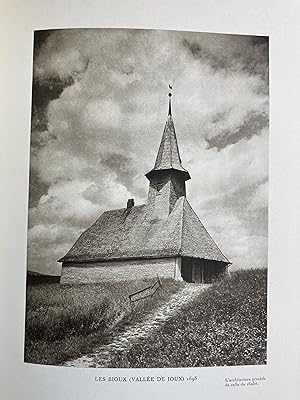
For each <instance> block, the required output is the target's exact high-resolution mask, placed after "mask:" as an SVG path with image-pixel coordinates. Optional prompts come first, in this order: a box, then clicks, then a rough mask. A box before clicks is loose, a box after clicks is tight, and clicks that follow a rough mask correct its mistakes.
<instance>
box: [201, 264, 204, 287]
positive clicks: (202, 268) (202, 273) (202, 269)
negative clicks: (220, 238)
mask: <svg viewBox="0 0 300 400" xmlns="http://www.w3.org/2000/svg"><path fill="white" fill-rule="evenodd" d="M201 283H204V265H203V259H201Z"/></svg>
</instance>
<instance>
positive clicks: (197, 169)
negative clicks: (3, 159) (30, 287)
mask: <svg viewBox="0 0 300 400" xmlns="http://www.w3.org/2000/svg"><path fill="white" fill-rule="evenodd" d="M35 36H36V37H35V44H36V45H35V52H34V85H33V88H34V89H33V114H32V134H31V167H30V209H29V236H28V255H29V258H28V267H29V268H30V269H35V270H39V271H47V272H52V273H54V272H58V271H59V266H58V265H57V263H56V260H57V259H58V258H59V257H61V256H63V255H64V253H65V252H66V251H67V250H68V249H69V247H70V246H71V245H72V243H73V242H74V241H75V240H76V238H77V237H78V235H79V234H80V232H82V231H83V230H84V229H86V228H87V227H88V226H89V225H90V224H91V223H92V222H93V221H94V220H95V219H96V218H98V216H99V215H100V214H101V213H102V212H103V211H105V210H107V209H113V208H119V207H124V206H125V204H126V200H127V198H129V197H132V196H133V197H134V198H135V199H136V202H137V203H143V202H145V201H146V196H147V185H148V181H147V180H146V178H145V177H144V174H145V173H146V172H148V171H149V170H150V169H151V168H152V166H153V163H154V160H155V156H156V152H157V149H158V144H159V140H160V138H161V134H162V130H163V126H164V122H165V118H166V111H167V90H168V89H167V85H168V83H171V84H172V85H173V86H174V96H173V114H174V120H175V126H176V130H177V136H178V141H179V147H180V150H181V156H182V160H183V164H184V166H185V167H186V168H187V169H188V170H189V171H190V173H191V175H192V180H191V181H190V182H189V183H188V197H189V199H190V202H191V204H192V206H193V207H194V208H195V209H196V211H197V213H198V214H199V216H200V218H202V219H203V222H204V223H205V225H207V227H208V228H209V231H210V232H211V234H212V236H213V237H215V238H216V240H217V242H218V244H219V245H220V247H221V248H222V249H223V250H224V252H225V253H226V255H228V257H229V258H231V260H233V261H234V263H235V264H237V265H241V266H251V265H266V252H267V250H266V249H267V212H266V207H267V181H268V41H267V39H266V38H258V37H250V36H238V35H220V34H200V33H190V32H171V31H151V30H149V31H143V30H125V29H123V30H122V29H113V30H111V29H75V30H74V29H71V30H55V31H48V32H47V34H45V33H42V32H40V33H39V32H37V33H36V35H35Z"/></svg>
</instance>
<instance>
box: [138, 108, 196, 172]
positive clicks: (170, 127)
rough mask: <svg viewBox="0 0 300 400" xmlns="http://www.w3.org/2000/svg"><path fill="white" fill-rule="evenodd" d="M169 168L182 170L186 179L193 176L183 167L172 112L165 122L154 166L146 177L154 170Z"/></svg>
mask: <svg viewBox="0 0 300 400" xmlns="http://www.w3.org/2000/svg"><path fill="white" fill-rule="evenodd" d="M167 169H175V170H177V171H180V172H182V173H183V174H184V175H185V180H188V179H190V178H191V177H190V174H189V173H188V171H187V170H186V169H185V168H183V166H182V163H181V158H180V154H179V148H178V143H177V138H176V133H175V126H174V122H173V118H172V115H171V114H169V115H168V118H167V121H166V124H165V128H164V131H163V135H162V138H161V142H160V146H159V149H158V153H157V157H156V160H155V164H154V167H153V169H152V170H151V171H150V172H148V173H147V174H146V177H147V178H148V179H149V178H150V177H151V175H152V174H153V172H154V171H161V170H167Z"/></svg>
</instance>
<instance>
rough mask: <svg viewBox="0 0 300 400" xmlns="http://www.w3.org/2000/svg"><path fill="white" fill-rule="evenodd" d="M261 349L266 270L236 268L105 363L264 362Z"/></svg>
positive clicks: (264, 329) (194, 364)
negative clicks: (159, 325) (155, 329)
mask: <svg viewBox="0 0 300 400" xmlns="http://www.w3.org/2000/svg"><path fill="white" fill-rule="evenodd" d="M266 350H267V271H266V270H262V269H253V270H239V271H236V272H233V273H232V274H230V276H228V277H227V278H226V279H225V280H223V281H221V282H219V283H216V284H214V285H212V286H211V287H210V288H209V289H207V290H206V291H205V292H204V293H202V294H200V295H199V297H198V298H196V299H195V300H194V301H193V302H191V303H189V304H188V305H187V306H186V307H184V308H183V309H181V310H180V312H179V313H178V314H177V315H176V316H174V317H173V318H172V319H170V320H169V321H167V322H166V324H165V325H164V326H163V327H162V328H161V330H160V331H159V332H157V334H156V335H155V336H152V337H151V336H150V337H148V338H145V339H142V340H140V341H139V342H138V343H136V345H135V346H134V347H133V348H131V349H130V350H129V351H128V353H127V354H125V355H124V354H122V356H119V358H117V359H115V361H114V364H113V365H111V367H131V368H146V367H147V368H156V367H157V368H159V367H201V366H221V365H254V364H264V363H266Z"/></svg>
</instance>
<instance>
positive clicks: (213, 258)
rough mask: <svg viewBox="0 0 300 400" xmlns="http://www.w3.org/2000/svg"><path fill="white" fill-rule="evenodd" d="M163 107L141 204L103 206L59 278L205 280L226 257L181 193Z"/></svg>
mask: <svg viewBox="0 0 300 400" xmlns="http://www.w3.org/2000/svg"><path fill="white" fill-rule="evenodd" d="M171 96H172V94H171V93H169V110H168V116H167V121H166V124H165V128H164V131H163V135H162V139H161V143H160V146H159V149H158V153H157V157H156V161H155V164H154V167H153V169H152V170H151V171H149V172H148V173H147V174H146V178H147V179H148V181H149V192H148V200H147V203H146V204H142V205H135V204H134V200H133V199H129V200H128V201H127V206H126V207H124V208H121V209H117V210H110V211H106V212H104V213H103V214H102V215H101V216H100V217H99V218H98V219H97V221H96V222H95V223H94V224H93V225H92V226H91V227H89V228H88V229H87V230H85V231H84V232H83V233H82V234H81V235H80V237H79V238H78V239H77V241H76V242H75V243H74V245H73V246H72V248H71V249H70V250H69V252H68V253H67V254H66V255H65V256H64V257H62V258H61V259H59V260H58V262H61V263H62V275H61V280H60V282H61V284H71V285H72V284H81V283H98V282H104V281H124V280H137V279H144V278H156V277H157V276H159V277H160V278H171V279H175V280H184V281H186V282H192V283H210V282H211V281H212V280H213V279H214V278H216V277H218V276H220V275H222V274H224V273H227V272H228V266H229V265H230V261H229V260H228V259H227V258H226V257H225V255H224V254H223V253H222V251H221V250H220V248H219V247H218V246H217V244H216V243H215V242H214V240H213V239H212V237H211V236H210V234H209V233H208V232H207V230H206V229H205V227H204V226H203V224H202V222H201V221H200V219H199V218H198V216H197V215H196V213H195V211H194V210H193V209H192V207H191V205H190V204H189V202H188V200H187V198H186V181H188V180H189V179H191V177H190V174H189V172H188V171H187V170H186V169H185V168H184V167H183V166H182V162H181V158H180V154H179V148H178V143H177V138H176V133H175V127H174V122H173V117H172V110H171Z"/></svg>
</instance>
